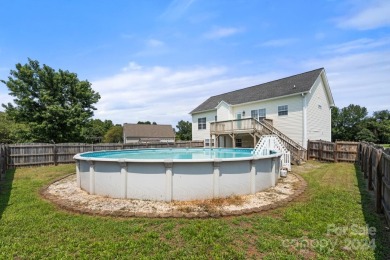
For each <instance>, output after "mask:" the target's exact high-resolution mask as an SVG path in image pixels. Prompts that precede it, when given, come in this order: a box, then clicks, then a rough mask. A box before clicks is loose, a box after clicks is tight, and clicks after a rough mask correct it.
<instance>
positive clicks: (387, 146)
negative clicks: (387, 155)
mask: <svg viewBox="0 0 390 260" xmlns="http://www.w3.org/2000/svg"><path fill="white" fill-rule="evenodd" d="M381 145H382V146H383V147H384V148H390V144H381Z"/></svg>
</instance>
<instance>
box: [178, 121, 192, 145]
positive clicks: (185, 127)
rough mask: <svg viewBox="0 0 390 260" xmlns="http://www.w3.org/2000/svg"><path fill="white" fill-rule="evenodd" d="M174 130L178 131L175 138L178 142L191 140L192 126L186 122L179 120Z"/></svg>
mask: <svg viewBox="0 0 390 260" xmlns="http://www.w3.org/2000/svg"><path fill="white" fill-rule="evenodd" d="M176 128H177V129H178V131H177V133H176V136H177V138H179V139H180V140H191V139H192V124H191V123H190V122H188V121H183V120H180V121H179V122H178V123H177V125H176Z"/></svg>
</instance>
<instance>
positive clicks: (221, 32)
mask: <svg viewBox="0 0 390 260" xmlns="http://www.w3.org/2000/svg"><path fill="white" fill-rule="evenodd" d="M242 31H243V29H241V28H235V27H223V28H222V27H219V28H215V29H212V30H211V31H209V32H207V33H205V34H204V37H205V38H208V39H219V38H225V37H229V36H232V35H234V34H237V33H240V32H242Z"/></svg>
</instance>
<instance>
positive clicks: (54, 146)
mask: <svg viewBox="0 0 390 260" xmlns="http://www.w3.org/2000/svg"><path fill="white" fill-rule="evenodd" d="M57 157H58V155H57V146H56V144H53V161H54V165H55V166H57V165H58V158H57Z"/></svg>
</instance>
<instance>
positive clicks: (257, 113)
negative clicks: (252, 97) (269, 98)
mask: <svg viewBox="0 0 390 260" xmlns="http://www.w3.org/2000/svg"><path fill="white" fill-rule="evenodd" d="M265 116H266V109H265V108H261V109H259V110H257V109H256V110H251V117H252V118H255V119H257V120H262V119H264V118H265Z"/></svg>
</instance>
